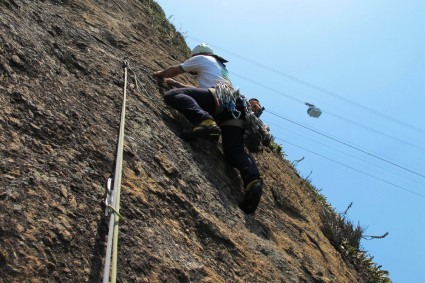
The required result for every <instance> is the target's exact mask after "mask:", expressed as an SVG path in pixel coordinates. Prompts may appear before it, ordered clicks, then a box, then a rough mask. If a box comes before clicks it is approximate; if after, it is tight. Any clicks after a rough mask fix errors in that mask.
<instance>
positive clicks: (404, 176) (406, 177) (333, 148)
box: [269, 123, 425, 186]
mask: <svg viewBox="0 0 425 283" xmlns="http://www.w3.org/2000/svg"><path fill="white" fill-rule="evenodd" d="M269 125H274V126H276V127H279V128H281V129H284V130H285V132H289V133H293V134H295V135H297V136H300V137H302V138H304V139H306V140H309V141H312V142H314V143H316V144H319V145H322V146H325V147H327V148H330V149H331V150H332V151H337V152H340V153H342V154H344V155H347V156H349V157H352V158H354V159H357V160H360V161H362V162H364V163H366V164H369V165H372V166H374V167H378V168H380V169H383V170H388V168H385V167H383V166H380V165H378V164H375V163H372V162H370V161H368V160H366V159H363V158H360V157H358V156H355V155H353V154H349V153H347V152H345V151H343V150H340V149H337V148H335V147H332V146H330V145H329V144H328V143H322V142H319V141H317V140H316V139H312V138H309V137H306V136H304V135H302V134H299V133H297V132H295V131H291V130H289V129H287V128H284V127H282V126H280V125H278V124H274V123H270V124H269ZM279 139H281V138H279ZM391 173H392V174H395V175H398V176H399V177H402V178H405V179H407V180H409V181H411V182H415V183H418V184H420V185H423V186H425V184H424V183H421V182H420V181H418V180H415V179H412V178H409V177H408V176H406V175H402V174H400V173H398V172H395V171H391Z"/></svg>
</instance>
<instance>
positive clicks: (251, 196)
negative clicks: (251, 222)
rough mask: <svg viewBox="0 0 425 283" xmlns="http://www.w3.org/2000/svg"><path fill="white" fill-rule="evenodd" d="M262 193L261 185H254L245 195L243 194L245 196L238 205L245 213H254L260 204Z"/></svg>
mask: <svg viewBox="0 0 425 283" xmlns="http://www.w3.org/2000/svg"><path fill="white" fill-rule="evenodd" d="M262 193H263V188H262V187H261V186H255V187H254V188H252V190H251V191H250V192H248V193H247V195H245V198H244V200H243V202H242V203H241V204H240V205H239V207H240V208H241V209H242V210H243V211H244V212H245V213H247V214H251V213H254V212H255V210H257V207H258V205H259V204H260V200H261V195H262Z"/></svg>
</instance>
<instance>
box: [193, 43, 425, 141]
mask: <svg viewBox="0 0 425 283" xmlns="http://www.w3.org/2000/svg"><path fill="white" fill-rule="evenodd" d="M188 37H189V38H191V39H193V40H197V41H199V42H201V41H202V40H200V39H198V38H195V37H192V36H188ZM210 45H211V46H212V47H214V48H216V49H218V50H221V51H224V52H227V53H229V54H231V55H233V56H235V57H238V58H240V59H242V60H244V61H247V62H249V63H251V64H253V65H256V66H258V67H261V68H263V69H265V70H268V71H270V72H273V73H276V74H278V75H281V76H283V77H286V78H288V79H291V80H293V81H296V82H298V83H300V84H302V85H305V86H307V87H310V88H312V89H315V90H317V91H320V92H322V93H325V94H327V95H330V96H332V97H335V98H338V99H340V100H342V101H344V102H346V103H349V104H353V105H355V106H357V107H359V108H363V109H366V110H367V111H369V112H371V113H374V114H376V115H378V116H381V117H383V118H386V119H388V120H390V121H392V122H395V123H397V124H400V125H403V126H405V127H408V128H410V129H412V130H415V131H418V132H421V133H422V134H425V130H423V129H419V128H417V127H415V126H413V125H410V124H408V123H406V122H403V121H400V120H398V119H395V118H394V117H391V116H389V115H386V114H383V113H380V112H378V111H376V110H374V109H372V108H370V107H367V106H365V105H362V104H360V103H358V102H355V101H352V100H350V99H347V98H345V97H342V96H340V95H338V94H336V93H334V92H332V91H329V90H326V89H324V88H322V87H319V86H317V85H314V84H312V83H309V82H307V81H305V80H302V79H300V78H297V77H295V76H293V75H290V74H287V73H284V72H282V71H279V70H276V69H274V68H271V67H269V66H267V65H264V64H261V63H259V62H257V61H254V60H252V59H249V58H246V57H243V56H241V55H238V54H236V53H234V52H232V51H229V50H225V49H223V48H220V47H218V46H216V45H213V44H210Z"/></svg>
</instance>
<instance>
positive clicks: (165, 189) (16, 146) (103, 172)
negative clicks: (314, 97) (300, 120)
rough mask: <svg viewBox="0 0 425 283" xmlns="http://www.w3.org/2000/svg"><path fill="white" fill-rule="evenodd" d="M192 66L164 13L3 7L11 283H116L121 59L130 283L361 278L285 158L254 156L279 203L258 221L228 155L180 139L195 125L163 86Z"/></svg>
mask: <svg viewBox="0 0 425 283" xmlns="http://www.w3.org/2000/svg"><path fill="white" fill-rule="evenodd" d="M188 54H189V49H188V47H187V46H186V44H185V42H184V39H183V38H182V37H181V35H180V34H179V33H177V32H176V30H175V28H174V27H173V26H172V25H171V24H170V23H169V22H168V21H167V19H166V18H165V16H164V13H163V12H162V10H161V8H160V7H159V6H158V5H157V4H156V3H155V2H154V1H150V0H127V1H124V0H113V1H103V0H98V1H95V0H90V1H88V0H85V1H84V0H75V1H69V0H62V1H59V0H56V1H54V0H50V1H49V0H44V1H43V0H42V1H29V0H2V1H1V2H0V63H1V64H0V92H1V96H0V103H1V120H0V122H1V123H0V127H1V128H0V131H1V136H0V152H1V159H0V169H1V180H0V223H1V225H0V281H1V282H100V281H101V280H102V271H103V263H104V256H105V243H106V239H107V233H108V227H107V221H108V219H107V218H105V217H104V215H103V207H102V205H101V204H102V202H103V200H104V184H105V180H106V177H108V176H109V175H110V174H111V172H112V169H113V167H114V156H115V151H116V142H117V135H118V130H119V119H120V111H121V104H122V97H123V95H122V94H123V86H124V80H123V72H124V71H123V70H124V69H123V68H122V62H123V60H128V62H129V64H130V69H129V73H128V88H127V98H128V100H127V116H126V118H127V119H126V128H125V134H126V137H125V147H124V162H123V178H122V196H121V214H122V215H123V217H124V219H123V220H122V222H121V224H120V234H119V255H118V281H119V282H339V283H344V282H347V283H348V282H349V283H352V282H363V281H362V279H361V277H360V275H359V272H358V271H356V270H355V269H354V268H352V267H350V265H349V264H348V263H347V262H346V261H345V260H344V258H343V257H342V255H341V254H340V253H339V252H338V251H337V250H336V249H335V248H334V247H333V245H332V244H331V243H330V242H329V240H328V239H327V237H326V236H325V235H324V233H323V232H322V224H321V223H322V221H321V218H320V213H321V212H322V211H323V209H324V207H323V206H322V204H321V202H320V201H319V200H318V198H317V195H316V194H314V192H313V188H312V187H311V185H310V184H308V182H305V180H303V179H302V178H300V176H299V175H298V174H297V172H296V170H295V169H294V167H293V166H292V165H291V164H290V163H289V162H288V161H287V160H285V159H284V158H282V157H281V156H280V155H278V154H276V153H274V152H272V151H271V150H269V149H266V150H265V151H264V152H262V153H260V154H257V155H256V156H255V158H256V160H257V162H258V164H259V167H260V170H261V172H262V175H263V177H264V182H265V192H264V195H263V198H262V201H261V203H260V206H259V209H258V210H257V212H256V214H255V215H245V214H244V213H243V212H242V211H241V210H240V209H239V208H238V206H237V204H238V202H239V201H240V200H241V199H242V197H243V193H242V184H241V182H240V179H239V176H238V173H237V171H235V170H234V169H233V168H231V167H230V166H229V165H228V164H227V163H226V161H225V160H224V158H223V154H222V150H221V145H220V143H218V144H216V143H213V142H209V141H195V142H191V143H187V142H185V141H183V140H181V139H180V138H179V137H178V136H177V135H176V134H177V133H178V132H179V131H180V130H181V129H182V127H186V126H188V124H187V122H186V121H185V119H184V118H183V117H182V116H181V115H180V114H179V113H177V112H176V111H174V110H172V109H170V108H168V107H167V106H166V105H165V104H164V103H163V101H162V94H163V92H164V90H165V89H164V88H163V87H161V86H158V85H157V83H156V81H155V80H154V79H153V77H152V76H151V74H152V73H153V72H154V71H156V70H160V69H162V68H164V67H166V66H170V65H173V64H177V63H178V62H180V61H182V60H184V59H185V58H186V56H187V55H188ZM182 79H183V81H185V82H188V83H190V82H192V83H193V80H192V78H190V77H189V76H183V77H182Z"/></svg>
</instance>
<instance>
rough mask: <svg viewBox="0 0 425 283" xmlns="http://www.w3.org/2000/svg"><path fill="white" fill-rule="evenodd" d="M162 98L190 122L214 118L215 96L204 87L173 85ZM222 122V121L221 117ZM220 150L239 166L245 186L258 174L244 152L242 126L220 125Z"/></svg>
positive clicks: (232, 162)
mask: <svg viewBox="0 0 425 283" xmlns="http://www.w3.org/2000/svg"><path fill="white" fill-rule="evenodd" d="M164 100H165V102H166V103H167V104H168V105H169V106H171V107H173V108H174V109H176V110H178V111H179V112H181V113H182V114H183V115H184V116H185V117H186V118H187V119H188V120H189V121H190V122H191V123H192V124H195V125H196V124H198V123H200V122H201V121H203V120H205V119H213V117H212V115H213V114H214V112H215V109H216V103H215V100H214V96H213V95H212V94H211V93H210V92H209V91H208V89H205V88H176V89H172V90H169V91H167V92H166V93H165V95H164ZM222 122H223V121H222ZM220 128H221V137H222V141H223V153H224V157H225V158H226V160H227V161H228V162H229V163H230V165H232V166H233V167H235V168H236V169H238V171H239V173H240V174H241V177H242V180H243V182H244V186H246V185H247V184H249V183H250V182H251V181H253V180H255V179H259V178H260V172H259V171H258V168H257V164H256V163H255V160H254V159H253V158H251V157H250V156H249V154H247V153H246V152H245V149H244V140H243V133H244V129H243V128H240V127H235V126H221V127H220Z"/></svg>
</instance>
